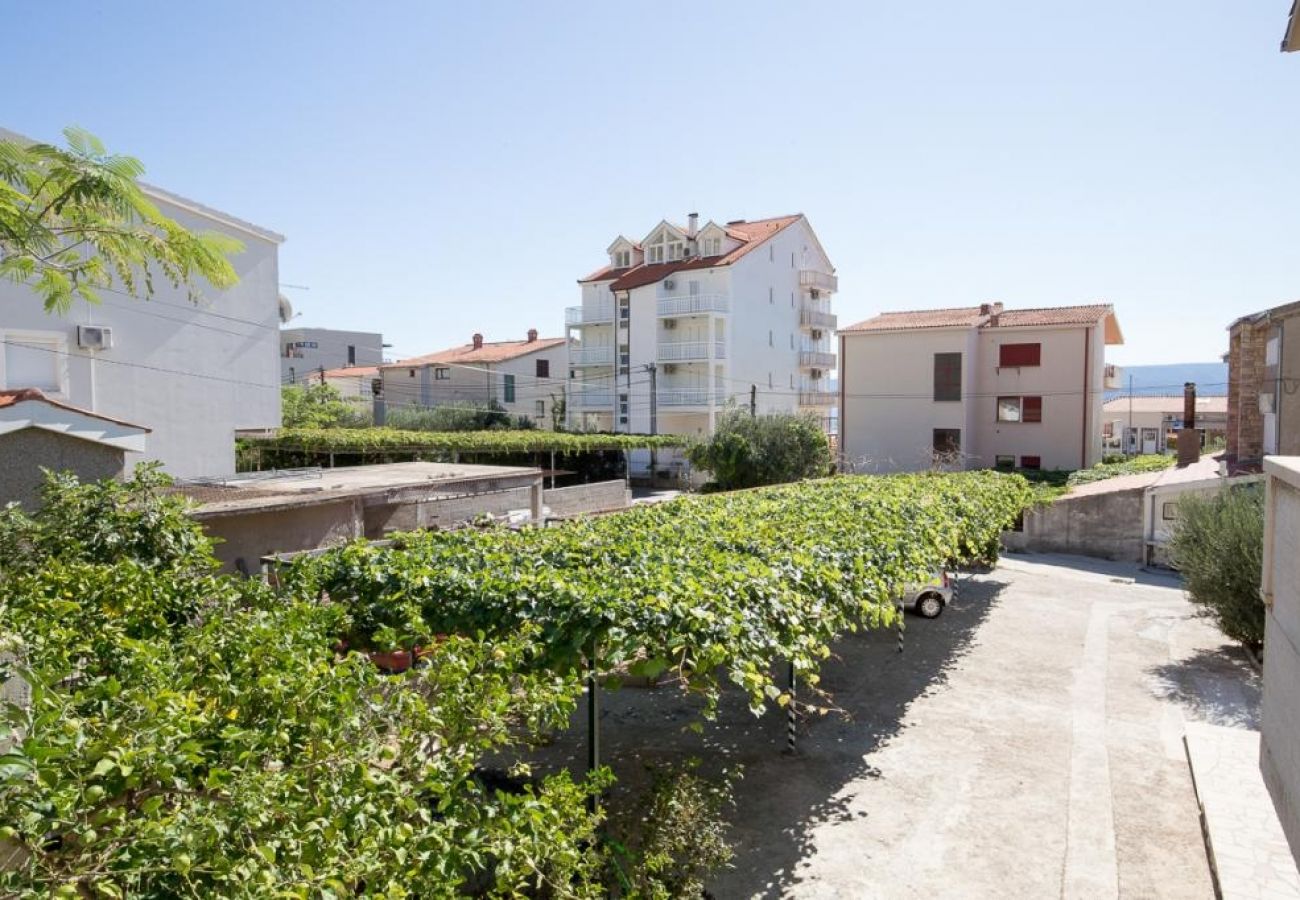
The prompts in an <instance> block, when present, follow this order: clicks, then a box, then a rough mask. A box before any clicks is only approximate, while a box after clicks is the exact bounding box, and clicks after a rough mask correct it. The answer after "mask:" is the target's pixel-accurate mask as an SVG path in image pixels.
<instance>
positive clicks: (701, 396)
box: [658, 388, 722, 409]
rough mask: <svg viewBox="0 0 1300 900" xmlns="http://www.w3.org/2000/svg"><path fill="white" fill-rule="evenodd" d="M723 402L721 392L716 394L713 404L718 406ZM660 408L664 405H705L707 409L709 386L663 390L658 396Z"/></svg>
mask: <svg viewBox="0 0 1300 900" xmlns="http://www.w3.org/2000/svg"><path fill="white" fill-rule="evenodd" d="M721 402H722V395H721V394H714V399H713V405H714V406H717V405H718V404H720V403H721ZM658 404H659V408H660V409H662V408H664V407H668V408H670V409H672V408H680V407H683V406H703V407H705V408H706V409H707V408H708V406H709V391H708V389H707V388H688V389H685V390H677V389H671V390H666V391H664V390H661V391H659V398H658Z"/></svg>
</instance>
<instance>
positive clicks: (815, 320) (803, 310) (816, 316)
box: [799, 303, 839, 331]
mask: <svg viewBox="0 0 1300 900" xmlns="http://www.w3.org/2000/svg"><path fill="white" fill-rule="evenodd" d="M838 322H839V317H838V316H836V315H835V313H833V312H824V311H823V310H820V309H817V308H816V307H814V306H811V305H809V304H807V303H805V304H804V305H803V306H801V307H799V324H800V325H801V326H803V327H804V328H824V329H826V330H827V331H834V330H835V326H836V324H837V323H838Z"/></svg>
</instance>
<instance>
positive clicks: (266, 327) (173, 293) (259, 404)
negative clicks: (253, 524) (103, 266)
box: [0, 195, 280, 476]
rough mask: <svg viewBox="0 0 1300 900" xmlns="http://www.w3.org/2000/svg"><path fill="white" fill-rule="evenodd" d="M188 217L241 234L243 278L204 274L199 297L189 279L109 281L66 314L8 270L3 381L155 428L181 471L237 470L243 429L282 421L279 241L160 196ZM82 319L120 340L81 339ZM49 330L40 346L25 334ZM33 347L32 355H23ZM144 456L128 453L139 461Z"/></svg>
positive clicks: (0, 335) (38, 335) (185, 221)
mask: <svg viewBox="0 0 1300 900" xmlns="http://www.w3.org/2000/svg"><path fill="white" fill-rule="evenodd" d="M154 199H155V202H157V204H158V206H159V207H160V208H161V209H162V211H163V213H164V214H166V215H169V216H171V217H173V218H175V219H176V220H177V221H179V222H180V223H181V224H182V225H185V226H186V227H189V228H194V229H197V230H203V231H219V232H221V233H223V234H226V235H229V236H231V237H234V238H237V239H238V240H240V241H242V242H243V244H244V251H243V252H242V253H240V254H238V255H236V256H235V257H233V258H232V260H231V264H232V265H233V266H234V268H235V271H236V273H237V274H238V275H239V283H238V284H236V285H235V286H234V287H232V288H229V289H228V290H223V291H218V290H215V289H213V288H211V287H209V286H207V285H201V291H202V293H203V300H202V301H201V302H200V303H198V304H194V303H191V302H190V300H189V299H188V297H187V295H186V292H185V290H184V289H181V290H177V289H175V288H173V287H172V286H171V285H170V284H169V283H168V282H167V280H166V279H165V278H162V277H161V276H158V277H155V279H154V288H155V294H154V297H153V299H152V300H150V301H145V300H142V299H136V298H133V297H129V296H123V295H122V294H121V293H117V292H114V291H103V292H102V293H101V296H102V302H101V303H99V304H95V305H92V304H89V303H86V302H84V301H74V303H73V305H72V308H71V309H70V310H69V311H68V313H67V314H65V315H54V314H51V313H48V312H46V311H45V309H44V307H43V305H42V303H41V301H40V298H39V297H37V296H36V295H35V294H34V293H33V292H32V291H31V290H30V289H29V288H27V287H26V286H24V285H19V284H14V283H12V282H10V281H0V341H3V343H0V387H4V388H23V387H39V388H42V390H44V391H45V393H46V395H47V396H49V397H51V398H53V399H57V400H62V401H65V402H67V403H70V404H71V405H73V406H78V407H81V408H82V409H86V410H89V411H91V412H97V413H100V414H102V415H106V416H111V417H113V418H116V419H121V420H123V421H126V422H132V423H134V424H137V425H141V426H144V427H146V428H151V429H152V430H153V431H152V433H151V434H150V435H149V440H148V444H147V452H146V453H145V454H144V457H145V458H148V459H157V460H161V461H162V462H163V464H164V466H165V467H166V469H167V471H168V472H169V473H171V474H172V475H177V476H198V475H231V474H234V471H235V441H234V433H235V431H236V429H245V428H246V429H260V428H275V427H278V426H279V424H280V372H279V355H280V349H279V344H280V327H279V325H280V323H279V302H278V298H279V290H280V289H279V283H278V282H279V273H278V262H277V253H278V241H277V240H275V239H272V238H270V237H267V236H265V235H264V234H263V233H261V232H260V231H254V230H249V228H245V227H243V226H241V225H239V224H238V223H236V222H234V221H233V220H230V219H227V218H221V217H214V216H213V215H208V214H206V213H203V212H200V211H198V210H197V209H196V208H194V207H187V206H182V205H179V203H178V202H172V201H170V200H168V199H166V198H165V197H163V196H161V195H160V196H156V197H154ZM78 325H107V326H110V327H111V328H112V329H113V346H112V347H111V348H109V349H106V350H86V349H81V348H79V347H78V346H77V326H78ZM38 340H39V341H48V342H51V343H48V344H40V346H42V347H55V348H56V349H55V351H54V352H49V351H47V350H36V349H27V348H26V347H24V346H20V345H23V344H25V343H32V342H35V341H38ZM24 356H25V357H26V358H25V359H23V358H22V357H24ZM41 358H46V359H49V360H52V361H53V360H57V364H56V365H53V366H52V367H51V371H50V372H49V373H48V374H47V375H45V376H44V377H47V378H51V379H54V380H55V381H56V382H57V383H55V384H53V385H50V384H24V383H19V382H21V381H28V380H30V379H29V378H25V377H21V376H19V375H17V374H15V373H17V372H20V371H24V370H25V371H31V368H32V366H33V365H34V364H35V363H36V361H37V360H39V359H41ZM139 458H140V457H139V456H138V455H137V454H130V455H128V458H127V465H128V466H130V465H132V464H133V463H134V462H136V461H137V460H138V459H139Z"/></svg>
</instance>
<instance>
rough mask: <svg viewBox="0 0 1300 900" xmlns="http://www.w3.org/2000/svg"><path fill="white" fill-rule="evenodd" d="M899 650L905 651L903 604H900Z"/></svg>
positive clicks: (900, 651)
mask: <svg viewBox="0 0 1300 900" xmlns="http://www.w3.org/2000/svg"><path fill="white" fill-rule="evenodd" d="M898 652H899V653H902V652H903V604H901V603H900V604H898Z"/></svg>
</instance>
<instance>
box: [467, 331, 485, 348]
mask: <svg viewBox="0 0 1300 900" xmlns="http://www.w3.org/2000/svg"><path fill="white" fill-rule="evenodd" d="M470 340H471V343H473V344H474V349H475V350H482V349H483V335H481V334H477V333H476V334H475V335H474V337H473V338H471V339H470Z"/></svg>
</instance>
